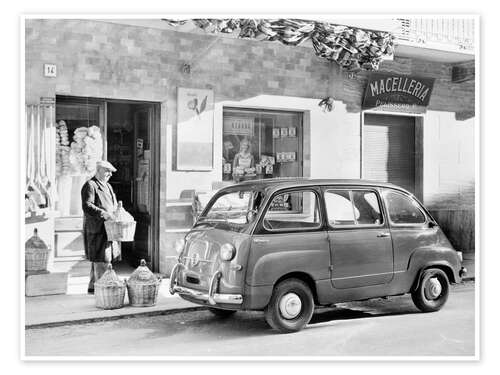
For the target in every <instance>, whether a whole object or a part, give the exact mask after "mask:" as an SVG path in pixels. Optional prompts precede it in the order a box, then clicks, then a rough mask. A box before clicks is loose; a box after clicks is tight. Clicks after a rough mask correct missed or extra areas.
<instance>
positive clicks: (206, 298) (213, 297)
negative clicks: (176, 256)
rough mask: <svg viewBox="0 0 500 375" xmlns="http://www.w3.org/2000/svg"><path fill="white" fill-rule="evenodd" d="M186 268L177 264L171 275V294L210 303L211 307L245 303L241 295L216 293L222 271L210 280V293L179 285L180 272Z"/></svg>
mask: <svg viewBox="0 0 500 375" xmlns="http://www.w3.org/2000/svg"><path fill="white" fill-rule="evenodd" d="M184 268H185V266H184V264H182V263H177V264H176V265H175V266H174V268H173V269H172V273H171V274H170V287H169V291H170V294H175V293H178V294H179V295H181V296H186V297H191V298H194V299H196V300H198V301H200V302H208V303H209V304H211V305H215V304H217V303H221V304H231V305H241V304H242V303H243V296H242V295H241V294H223V293H216V292H215V291H216V290H217V289H218V287H219V282H220V279H221V277H222V273H221V272H220V271H217V272H215V273H214V274H213V275H212V277H211V278H210V288H209V289H208V293H207V292H204V291H200V290H196V289H192V288H186V287H184V286H181V285H178V284H177V282H178V280H177V278H178V276H179V272H180V271H181V270H182V269H184Z"/></svg>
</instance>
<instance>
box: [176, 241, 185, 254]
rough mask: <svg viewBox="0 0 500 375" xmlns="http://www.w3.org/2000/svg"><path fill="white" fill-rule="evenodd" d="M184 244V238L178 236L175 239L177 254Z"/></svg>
mask: <svg viewBox="0 0 500 375" xmlns="http://www.w3.org/2000/svg"><path fill="white" fill-rule="evenodd" d="M184 246H186V240H185V239H184V238H179V239H178V240H177V241H175V251H176V252H177V254H180V253H181V252H182V250H184Z"/></svg>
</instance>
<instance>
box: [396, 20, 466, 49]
mask: <svg viewBox="0 0 500 375" xmlns="http://www.w3.org/2000/svg"><path fill="white" fill-rule="evenodd" d="M396 20H397V21H398V29H397V31H396V32H395V36H396V38H397V41H398V42H403V43H404V42H409V43H411V44H417V45H420V46H428V47H429V48H436V49H443V50H450V51H459V52H464V53H467V52H474V19H459V18H449V19H443V18H435V19H434V18H428V19H423V18H397V19H396Z"/></svg>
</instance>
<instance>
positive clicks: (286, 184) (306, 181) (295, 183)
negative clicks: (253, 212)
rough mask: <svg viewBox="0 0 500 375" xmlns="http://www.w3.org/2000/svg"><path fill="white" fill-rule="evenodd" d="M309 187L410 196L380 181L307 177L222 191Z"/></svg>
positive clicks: (247, 183)
mask: <svg viewBox="0 0 500 375" xmlns="http://www.w3.org/2000/svg"><path fill="white" fill-rule="evenodd" d="M307 186H361V187H383V188H390V189H397V190H400V191H403V192H405V193H407V194H410V195H411V193H410V192H408V191H407V190H405V189H404V188H402V187H400V186H397V185H394V184H391V183H388V182H380V181H371V180H362V179H314V178H306V177H285V178H268V179H263V180H250V181H244V182H240V183H237V184H234V185H231V186H227V187H225V188H223V189H221V191H226V190H241V189H242V188H247V189H258V190H273V191H274V190H279V189H284V188H285V189H286V188H293V187H307Z"/></svg>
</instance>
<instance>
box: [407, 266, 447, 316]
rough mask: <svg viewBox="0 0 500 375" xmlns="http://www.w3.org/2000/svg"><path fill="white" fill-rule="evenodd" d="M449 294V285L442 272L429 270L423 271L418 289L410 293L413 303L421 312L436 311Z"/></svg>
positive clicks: (435, 269)
mask: <svg viewBox="0 0 500 375" xmlns="http://www.w3.org/2000/svg"><path fill="white" fill-rule="evenodd" d="M449 293H450V283H449V282H448V277H447V276H446V274H445V273H444V271H442V270H440V269H437V268H430V269H427V270H425V271H424V273H423V274H422V277H421V279H420V283H419V285H418V288H417V289H416V290H414V291H413V292H412V293H411V298H412V300H413V303H414V304H415V306H417V308H418V309H419V310H421V311H423V312H432V311H438V310H439V309H441V307H443V306H444V304H445V303H446V300H447V299H448V295H449Z"/></svg>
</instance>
